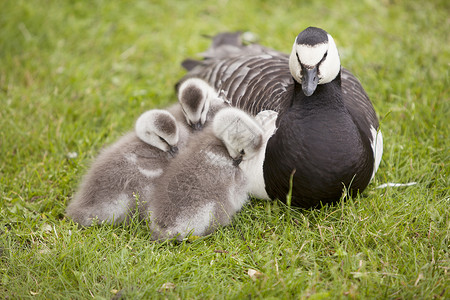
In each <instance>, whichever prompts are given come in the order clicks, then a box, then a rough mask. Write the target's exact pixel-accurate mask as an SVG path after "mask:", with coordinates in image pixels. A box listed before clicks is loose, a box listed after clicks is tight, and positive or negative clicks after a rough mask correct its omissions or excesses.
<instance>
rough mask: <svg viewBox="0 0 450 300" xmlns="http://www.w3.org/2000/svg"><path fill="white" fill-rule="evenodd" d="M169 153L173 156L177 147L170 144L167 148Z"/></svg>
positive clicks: (176, 151)
mask: <svg viewBox="0 0 450 300" xmlns="http://www.w3.org/2000/svg"><path fill="white" fill-rule="evenodd" d="M168 152H169V154H170V155H172V157H173V156H175V155H176V154H177V153H178V147H177V146H170V149H169V151H168Z"/></svg>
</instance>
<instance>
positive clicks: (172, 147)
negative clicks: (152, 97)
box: [135, 109, 179, 156]
mask: <svg viewBox="0 0 450 300" xmlns="http://www.w3.org/2000/svg"><path fill="white" fill-rule="evenodd" d="M135 131H136V135H137V136H138V138H139V139H141V140H142V141H143V142H145V143H147V144H149V145H151V146H154V147H156V148H158V149H160V150H162V151H164V152H168V153H169V154H171V155H172V156H173V155H175V154H176V153H177V152H178V147H177V144H178V138H179V136H178V126H177V122H176V120H175V118H174V117H173V116H172V114H170V113H169V112H167V111H165V110H160V109H152V110H149V111H146V112H145V113H143V114H142V115H141V116H140V117H139V118H138V119H137V121H136V125H135Z"/></svg>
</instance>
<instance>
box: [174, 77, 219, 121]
mask: <svg viewBox="0 0 450 300" xmlns="http://www.w3.org/2000/svg"><path fill="white" fill-rule="evenodd" d="M178 101H179V102H180V105H181V109H182V111H183V114H184V116H185V118H186V122H187V123H188V125H189V126H191V127H192V128H193V129H194V130H200V129H202V128H203V125H204V124H205V121H206V116H207V114H208V111H209V108H210V106H211V104H212V103H215V102H216V101H220V102H222V103H223V101H221V100H220V99H219V97H218V94H217V92H216V91H215V90H214V89H213V88H212V87H211V86H210V85H209V84H208V83H207V82H206V81H204V80H202V79H199V78H189V79H187V80H186V81H184V82H183V83H182V84H181V85H180V88H179V90H178Z"/></svg>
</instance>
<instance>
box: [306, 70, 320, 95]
mask: <svg viewBox="0 0 450 300" xmlns="http://www.w3.org/2000/svg"><path fill="white" fill-rule="evenodd" d="M318 83H319V76H317V67H314V68H312V69H308V68H306V67H302V90H303V93H304V94H305V95H306V96H308V97H309V96H311V95H312V94H313V93H314V91H315V90H316V88H317V84H318Z"/></svg>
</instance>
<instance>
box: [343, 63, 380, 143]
mask: <svg viewBox="0 0 450 300" xmlns="http://www.w3.org/2000/svg"><path fill="white" fill-rule="evenodd" d="M341 85H342V92H343V97H342V98H343V101H344V105H345V107H346V108H347V110H348V111H349V113H350V115H351V116H352V118H353V121H354V122H355V123H356V126H357V127H358V128H359V129H360V130H362V131H363V133H364V135H365V136H368V137H371V136H372V134H371V131H370V129H371V128H374V129H375V130H378V126H379V123H378V118H377V115H376V113H375V109H374V108H373V106H372V103H371V102H370V100H369V96H367V94H366V92H365V91H364V88H363V87H362V85H361V83H360V82H359V80H358V79H357V78H356V77H355V76H354V75H353V74H352V73H351V72H350V71H349V70H347V69H345V68H342V69H341Z"/></svg>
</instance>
